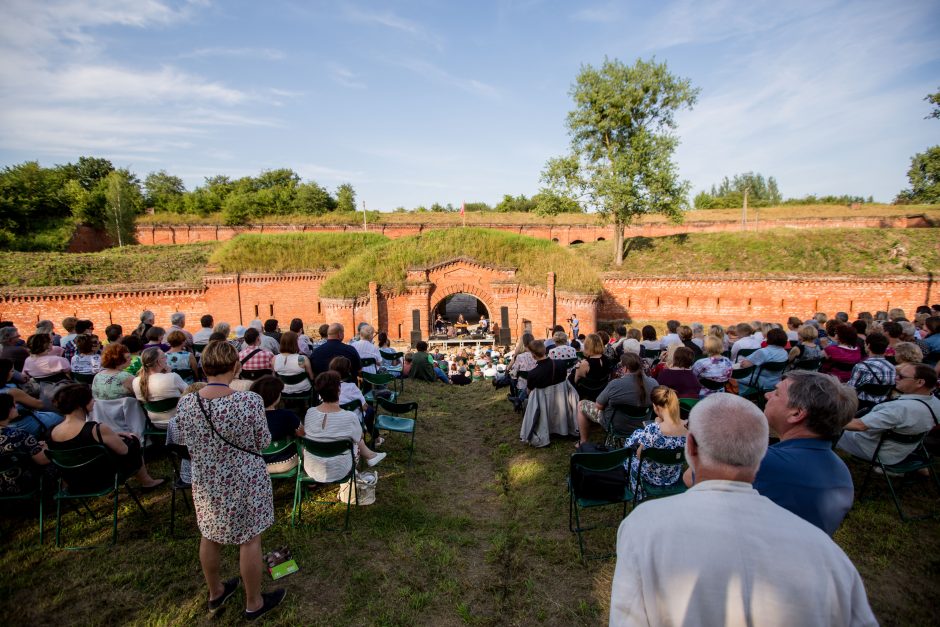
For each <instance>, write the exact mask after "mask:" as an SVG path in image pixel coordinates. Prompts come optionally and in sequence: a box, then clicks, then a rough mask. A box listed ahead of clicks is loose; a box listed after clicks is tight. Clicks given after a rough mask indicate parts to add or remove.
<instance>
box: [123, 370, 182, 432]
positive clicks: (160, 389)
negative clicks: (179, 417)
mask: <svg viewBox="0 0 940 627" xmlns="http://www.w3.org/2000/svg"><path fill="white" fill-rule="evenodd" d="M132 385H133V387H134V396H136V397H137V400H141V401H142V400H144V398H143V396H142V395H141V393H140V376H139V375H138V376H136V377H134V381H133V382H132ZM185 389H186V382H185V381H183V379H182V378H180V376H179V375H178V374H176V373H175V372H170V373H164V372H156V373H154V374H152V375H150V376H149V377H148V378H147V392H148V397H149V398H148V399H147V400H148V402H152V401H162V400H163V399H166V398H179V397H180V396H182V394H183V391H184V390H185ZM147 415H149V416H150V421H151V422H152V423H153V424H154V425H157V426H163V425H166V423H168V422H169V421H170V418H172V417H173V416H175V415H176V408H175V407H174V408H173V409H171V410H170V411H165V412H159V413H158V412H147Z"/></svg>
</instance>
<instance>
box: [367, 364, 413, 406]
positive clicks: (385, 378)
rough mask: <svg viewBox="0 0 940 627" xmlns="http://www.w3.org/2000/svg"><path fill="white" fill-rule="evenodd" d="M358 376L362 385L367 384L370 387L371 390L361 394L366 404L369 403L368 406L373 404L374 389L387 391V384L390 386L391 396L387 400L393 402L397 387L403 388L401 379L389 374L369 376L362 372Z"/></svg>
mask: <svg viewBox="0 0 940 627" xmlns="http://www.w3.org/2000/svg"><path fill="white" fill-rule="evenodd" d="M360 376H361V377H362V381H363V382H364V383H368V384H369V385H370V386H372V389H370V390H369V391H368V392H366V393H365V394H363V396H365V397H366V402H367V403H369V404H370V405H372V404H374V403H375V389H376V388H384V389H387V388H388V384H389V383H391V384H392V389H391V390H390V392H391V396H390V397H389V398H388V400H390V401H392V402H395V400H397V399H398V395H399V391H398V390H399V386H403V384H402V380H401V379H399V378H397V377H393V376H392V375H390V374H382V373H380V374H370V373H368V372H362V373H360Z"/></svg>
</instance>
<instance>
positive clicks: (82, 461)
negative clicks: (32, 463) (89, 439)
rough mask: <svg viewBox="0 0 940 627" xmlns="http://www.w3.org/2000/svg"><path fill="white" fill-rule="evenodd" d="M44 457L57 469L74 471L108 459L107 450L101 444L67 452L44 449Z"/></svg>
mask: <svg viewBox="0 0 940 627" xmlns="http://www.w3.org/2000/svg"><path fill="white" fill-rule="evenodd" d="M46 457H48V458H49V460H50V461H51V462H52V463H53V464H55V465H56V466H57V467H58V468H61V469H62V470H65V471H74V470H78V469H81V468H88V467H89V466H91V465H92V464H94V463H95V462H97V461H98V460H100V459H102V458H105V459H107V458H108V449H107V448H105V446H104V445H103V444H93V445H91V446H82V447H79V448H73V449H68V450H64V451H63V450H53V449H51V448H50V449H46Z"/></svg>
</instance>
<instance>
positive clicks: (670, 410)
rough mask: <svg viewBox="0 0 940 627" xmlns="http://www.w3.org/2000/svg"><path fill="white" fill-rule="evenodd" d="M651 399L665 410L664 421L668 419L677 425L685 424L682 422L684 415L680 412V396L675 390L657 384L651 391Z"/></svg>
mask: <svg viewBox="0 0 940 627" xmlns="http://www.w3.org/2000/svg"><path fill="white" fill-rule="evenodd" d="M650 400H651V401H653V405H655V406H656V407H659V408H661V409H664V410H665V412H663V413H664V414H665V416H664V417H663V422H665V421H667V420H668V421H669V422H670V423H672V424H673V425H674V426H676V427H684V426H685V425H683V424H682V416H681V414H680V413H679V396H678V395H677V394H676V392H675V390H673V389H672V388H670V387H667V386H665V385H657V386H656V387H655V388H653V391H652V392H650Z"/></svg>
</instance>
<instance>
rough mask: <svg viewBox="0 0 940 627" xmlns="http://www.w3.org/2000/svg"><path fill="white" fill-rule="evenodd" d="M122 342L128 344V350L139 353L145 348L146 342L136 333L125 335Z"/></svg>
mask: <svg viewBox="0 0 940 627" xmlns="http://www.w3.org/2000/svg"><path fill="white" fill-rule="evenodd" d="M121 344H123V345H124V346H126V347H127V350H128V351H130V352H132V353H139V352H140V351H142V350H143V349H144V343H143V342H141V341H140V338H139V337H138V336H136V335H125V336H124V337H122V338H121Z"/></svg>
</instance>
